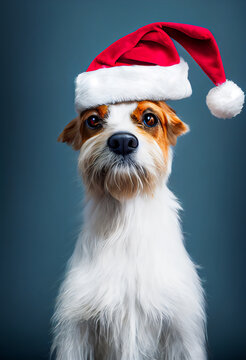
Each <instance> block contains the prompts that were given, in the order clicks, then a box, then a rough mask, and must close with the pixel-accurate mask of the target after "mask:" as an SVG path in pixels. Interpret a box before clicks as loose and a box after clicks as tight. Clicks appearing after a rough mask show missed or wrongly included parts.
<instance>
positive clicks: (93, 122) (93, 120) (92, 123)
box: [86, 115, 102, 129]
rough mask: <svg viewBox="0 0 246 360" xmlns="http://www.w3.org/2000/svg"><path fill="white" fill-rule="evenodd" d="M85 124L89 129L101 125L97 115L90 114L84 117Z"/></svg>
mask: <svg viewBox="0 0 246 360" xmlns="http://www.w3.org/2000/svg"><path fill="white" fill-rule="evenodd" d="M86 125H87V126H88V127H89V128H90V129H98V128H100V127H101V126H102V124H101V119H100V118H99V117H98V116H97V115H91V116H89V117H88V118H87V119H86Z"/></svg>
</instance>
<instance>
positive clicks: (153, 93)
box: [75, 22, 244, 118]
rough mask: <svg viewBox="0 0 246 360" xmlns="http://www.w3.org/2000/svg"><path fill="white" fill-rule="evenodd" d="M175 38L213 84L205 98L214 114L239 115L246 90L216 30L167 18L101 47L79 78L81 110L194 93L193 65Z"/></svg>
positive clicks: (79, 106)
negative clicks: (232, 75) (229, 71)
mask: <svg viewBox="0 0 246 360" xmlns="http://www.w3.org/2000/svg"><path fill="white" fill-rule="evenodd" d="M171 38H172V39H174V40H176V41H177V42H178V43H179V44H181V45H182V46H183V47H184V48H185V49H186V50H187V52H188V53H189V54H190V55H191V56H192V58H193V59H194V60H195V61H196V62H197V64H198V65H199V66H200V67H201V68H202V70H203V71H204V72H205V74H207V76H208V77H209V78H210V79H211V80H212V82H213V83H214V85H215V87H213V88H212V89H211V90H210V91H209V93H208V95H207V98H206V102H207V106H208V107H209V109H210V111H211V113H212V114H213V115H214V116H216V117H219V118H231V117H233V116H236V115H238V114H239V113H240V112H241V110H242V107H243V103H244V93H243V91H242V90H241V89H240V87H238V86H237V85H236V84H235V83H234V82H233V81H230V80H227V79H226V77H225V71H224V67H223V63H222V60H221V56H220V52H219V48H218V45H217V43H216V41H215V39H214V37H213V35H212V34H211V32H210V31H209V30H208V29H205V28H202V27H199V26H193V25H186V24H177V23H167V22H158V23H154V24H150V25H147V26H144V27H142V28H140V29H138V30H137V31H135V32H133V33H131V34H129V35H127V36H125V37H123V38H121V39H119V40H118V41H116V42H115V43H113V44H112V45H111V46H109V47H108V48H107V49H105V50H104V51H103V52H101V53H100V54H99V55H98V56H97V57H96V58H95V59H94V60H93V61H92V63H91V64H90V66H89V68H88V69H87V71H86V72H83V73H81V74H79V75H78V77H77V78H76V90H75V105H76V109H77V111H78V112H81V111H83V110H85V109H87V108H91V107H95V106H98V105H102V104H114V103H118V102H122V101H137V100H168V99H170V100H176V99H182V98H186V97H188V96H190V95H191V93H192V89H191V85H190V82H189V80H188V65H187V63H186V62H185V61H184V60H183V59H182V58H180V57H179V54H178V52H177V50H176V48H175V46H174V43H173V41H172V39H171Z"/></svg>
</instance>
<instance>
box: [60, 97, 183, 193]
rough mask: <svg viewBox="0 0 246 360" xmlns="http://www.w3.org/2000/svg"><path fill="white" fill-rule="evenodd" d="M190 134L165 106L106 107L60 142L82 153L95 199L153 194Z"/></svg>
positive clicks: (84, 116) (78, 121)
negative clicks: (173, 149)
mask: <svg viewBox="0 0 246 360" xmlns="http://www.w3.org/2000/svg"><path fill="white" fill-rule="evenodd" d="M187 130H188V127H187V125H186V124H184V123H183V122H182V121H181V120H180V119H179V118H178V117H177V115H176V114H175V111H174V110H172V109H171V108H170V107H169V106H168V105H167V104H166V103H165V102H161V101H158V102H153V101H140V102H129V103H120V104H115V105H101V106H98V107H97V108H95V109H89V110H86V111H84V112H83V113H81V115H80V116H78V117H77V118H75V119H74V120H72V121H71V122H70V123H69V124H68V125H67V126H66V127H65V129H64V130H63V132H62V133H61V135H60V136H59V138H58V140H59V141H62V142H66V143H68V144H70V145H72V146H73V148H74V149H75V150H80V155H79V169H80V171H81V174H82V177H83V181H84V184H85V186H86V187H87V189H88V191H89V192H90V193H91V194H93V195H94V196H101V195H102V194H110V195H111V196H112V197H114V198H116V199H118V200H123V199H127V198H131V197H133V196H136V195H137V194H148V195H151V194H153V192H154V190H155V188H156V186H158V184H160V183H162V182H163V180H164V179H165V178H166V177H167V176H168V173H169V165H170V161H171V159H170V157H171V154H170V145H175V144H176V140H177V137H178V136H179V135H181V134H183V133H185V132H186V131H187Z"/></svg>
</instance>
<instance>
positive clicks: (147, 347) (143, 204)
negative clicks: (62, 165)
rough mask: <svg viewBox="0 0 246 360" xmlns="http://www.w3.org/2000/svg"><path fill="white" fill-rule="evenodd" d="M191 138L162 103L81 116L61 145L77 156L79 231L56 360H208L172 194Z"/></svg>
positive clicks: (57, 323)
mask: <svg viewBox="0 0 246 360" xmlns="http://www.w3.org/2000/svg"><path fill="white" fill-rule="evenodd" d="M187 130H188V127H187V125H186V124H184V123H183V122H182V121H181V120H180V119H179V118H178V117H177V115H176V113H175V112H174V110H172V109H171V108H170V107H169V106H168V105H167V104H166V103H165V102H161V101H156V102H155V101H139V102H125V103H119V104H115V105H102V106H98V107H95V108H92V109H88V110H84V111H83V112H82V113H81V114H80V115H79V116H78V117H77V118H76V119H74V120H72V121H71V122H70V123H69V124H68V125H67V126H66V127H65V129H64V130H63V132H62V134H61V135H60V137H59V140H60V141H62V142H66V143H68V144H70V145H72V146H73V148H74V149H75V150H80V153H79V160H78V168H79V172H80V173H81V175H82V178H83V182H84V185H85V190H86V197H85V203H84V219H83V224H84V225H83V230H82V232H81V234H80V236H79V238H78V240H77V244H76V246H75V250H74V253H73V255H72V258H71V259H70V261H69V264H68V268H67V272H66V276H65V280H64V282H63V284H62V286H61V289H60V293H59V296H58V300H57V305H56V311H55V315H54V342H53V351H54V353H55V354H56V359H57V360H147V359H152V360H205V359H206V353H205V313H204V298H203V290H202V287H201V283H200V280H199V277H198V274H197V272H196V267H195V265H194V264H193V262H192V261H191V259H190V257H189V255H188V253H187V252H186V250H185V247H184V244H183V236H182V232H181V228H180V223H179V215H178V212H179V210H180V205H179V203H178V202H177V200H176V198H175V196H174V195H173V194H172V193H171V191H170V190H169V189H168V187H167V180H168V176H169V174H170V172H171V163H172V149H171V147H172V146H174V145H175V143H176V140H177V137H178V136H179V135H182V134H184V133H185V132H186V131H187Z"/></svg>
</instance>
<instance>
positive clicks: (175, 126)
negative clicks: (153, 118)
mask: <svg viewBox="0 0 246 360" xmlns="http://www.w3.org/2000/svg"><path fill="white" fill-rule="evenodd" d="M160 103H161V104H160V105H161V108H162V110H163V112H164V115H165V118H166V126H167V137H168V140H169V143H170V145H172V146H174V145H176V142H177V137H178V136H180V135H183V134H185V133H186V132H188V131H189V126H188V125H187V124H185V123H184V122H183V121H181V120H180V118H179V117H178V116H177V115H176V111H175V110H173V109H172V108H171V107H170V106H169V105H167V104H166V103H165V102H163V101H162V102H160Z"/></svg>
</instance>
